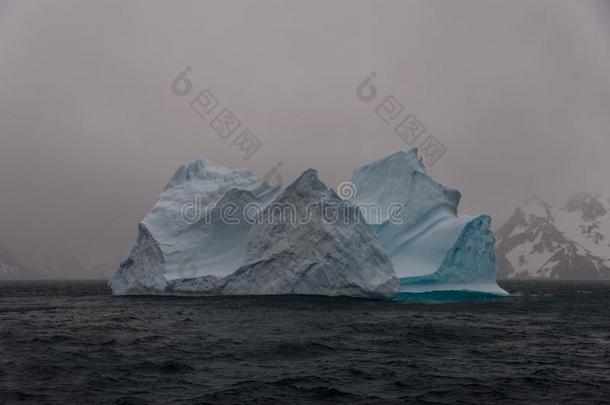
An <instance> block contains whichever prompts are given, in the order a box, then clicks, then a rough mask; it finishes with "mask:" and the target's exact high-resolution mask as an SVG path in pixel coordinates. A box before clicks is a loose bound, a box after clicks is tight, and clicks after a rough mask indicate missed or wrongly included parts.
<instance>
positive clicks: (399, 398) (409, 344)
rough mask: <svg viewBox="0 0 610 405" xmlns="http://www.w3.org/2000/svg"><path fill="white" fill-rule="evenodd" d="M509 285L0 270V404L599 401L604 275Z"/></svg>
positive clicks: (609, 339) (604, 344) (606, 311)
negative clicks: (145, 277)
mask: <svg viewBox="0 0 610 405" xmlns="http://www.w3.org/2000/svg"><path fill="white" fill-rule="evenodd" d="M507 288H509V289H510V290H511V291H513V292H516V295H514V296H510V297H505V298H499V299H497V298H492V297H489V296H486V295H483V296H479V297H477V296H473V297H464V296H462V297H454V298H455V299H461V300H465V301H456V300H455V299H454V298H451V297H447V296H444V295H436V296H435V295H429V296H427V297H424V301H425V302H420V301H421V300H417V299H415V297H413V296H404V297H402V298H401V299H402V301H401V302H380V301H370V300H359V299H348V298H324V297H303V296H276V297H130V298H125V297H123V298H118V297H111V296H110V294H109V291H108V289H107V288H106V286H105V284H104V282H91V281H87V282H84V281H83V282H75V281H72V282H57V281H55V282H27V283H26V282H5V283H2V284H0V403H1V404H12V403H32V404H38V403H42V404H85V403H86V404H182V403H184V404H190V403H201V404H222V403H260V404H274V403H285V404H300V403H328V404H336V403H346V404H378V403H379V404H382V403H388V404H404V403H424V404H425V403H430V404H447V403H456V402H458V403H477V404H482V403H524V402H525V403H539V404H543V403H544V404H546V403H561V404H563V403H600V402H608V401H609V400H610V288H608V285H600V284H597V285H591V284H588V283H581V284H579V285H574V284H569V285H568V284H552V283H543V285H536V284H531V283H529V284H528V283H521V284H520V283H512V284H511V285H510V286H508V285H507Z"/></svg>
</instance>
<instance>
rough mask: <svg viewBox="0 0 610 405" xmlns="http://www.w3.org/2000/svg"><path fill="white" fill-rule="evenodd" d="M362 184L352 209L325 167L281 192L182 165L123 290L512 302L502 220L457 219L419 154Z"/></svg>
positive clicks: (220, 171)
mask: <svg viewBox="0 0 610 405" xmlns="http://www.w3.org/2000/svg"><path fill="white" fill-rule="evenodd" d="M353 186H354V188H355V189H356V191H357V193H356V195H355V197H354V198H352V199H350V200H347V201H346V200H343V199H341V198H339V196H338V195H337V194H336V193H335V192H334V191H333V190H331V189H329V188H328V187H327V186H326V185H325V184H324V183H323V182H322V181H320V179H319V178H318V175H317V172H316V171H315V170H313V169H309V170H307V171H305V172H304V173H303V174H302V175H301V176H300V177H299V178H298V179H296V180H295V181H294V182H293V183H292V184H291V185H289V186H288V187H286V188H285V189H281V188H279V187H273V186H271V185H269V184H268V183H267V182H265V181H264V180H261V179H259V178H258V177H256V176H255V175H253V174H252V173H251V172H249V171H245V170H232V169H228V168H226V167H220V166H214V165H212V164H210V163H209V162H207V161H204V160H199V161H196V162H194V163H192V164H190V165H188V166H182V167H181V168H180V169H178V171H177V172H176V174H175V175H174V177H173V178H172V179H171V180H170V182H169V183H168V185H167V186H166V188H165V189H164V191H163V192H162V194H161V196H160V197H159V201H158V202H157V204H156V205H155V206H154V207H153V209H152V210H151V211H150V212H149V214H148V215H147V216H146V217H145V218H144V220H143V221H142V222H141V223H140V224H139V235H138V239H137V242H136V244H135V246H134V247H133V249H132V251H131V253H130V254H129V256H128V257H127V259H125V260H124V261H123V263H121V265H120V268H119V269H118V270H117V271H116V272H115V274H114V275H113V277H112V279H111V280H110V287H111V289H112V292H113V294H115V295H126V294H204V295H223V294H234V295H246V294H248V295H254V294H316V295H318V294H319V295H331V296H332V295H348V296H357V297H370V298H391V297H393V296H394V295H396V294H397V293H398V292H399V290H400V291H408V292H416V291H421V290H423V291H426V290H428V291H429V290H451V289H453V290H459V289H471V290H476V291H489V292H496V293H504V291H503V290H501V289H500V288H499V287H498V286H497V284H496V277H497V264H496V259H495V251H494V243H495V239H494V235H493V233H492V232H491V231H490V230H489V225H490V218H489V217H488V216H485V215H482V216H478V217H470V216H457V206H458V203H459V200H460V193H459V192H458V191H457V190H453V189H449V188H446V187H444V186H442V185H441V184H439V183H436V182H435V181H434V180H432V179H431V178H430V177H429V176H428V174H427V173H426V170H425V167H424V166H423V164H422V161H421V159H420V158H419V156H418V154H417V150H416V149H411V150H408V151H400V152H397V153H395V154H393V155H391V156H388V157H386V158H384V159H381V160H378V161H376V162H374V163H372V164H370V165H367V166H364V167H362V168H360V169H358V170H356V171H355V172H354V175H353ZM251 208H254V210H252V209H251ZM371 208H373V209H374V210H375V212H376V213H377V214H379V215H369V214H371V211H370V209H371ZM394 208H399V209H398V210H395V209H394ZM286 216H288V217H289V218H287V217H286ZM399 278H400V280H399Z"/></svg>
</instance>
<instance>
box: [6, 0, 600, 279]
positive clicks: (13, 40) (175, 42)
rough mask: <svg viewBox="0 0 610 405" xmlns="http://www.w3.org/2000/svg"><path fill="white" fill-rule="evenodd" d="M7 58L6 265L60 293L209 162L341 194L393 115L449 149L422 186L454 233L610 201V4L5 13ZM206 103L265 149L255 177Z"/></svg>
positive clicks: (141, 4)
mask: <svg viewBox="0 0 610 405" xmlns="http://www.w3.org/2000/svg"><path fill="white" fill-rule="evenodd" d="M0 58H1V61H2V63H1V64H0V225H1V228H0V246H3V247H5V248H6V249H8V250H10V251H11V252H13V254H14V255H15V256H16V257H18V258H19V260H21V261H22V262H23V263H25V264H27V265H28V266H31V267H35V268H38V269H41V270H42V271H43V272H46V273H44V274H45V275H48V276H49V277H52V276H60V275H61V276H64V275H65V274H66V273H61V272H62V271H64V272H66V271H67V272H69V275H70V276H73V277H98V276H100V275H103V274H107V273H108V272H109V271H111V270H113V269H114V268H115V267H116V266H117V265H118V263H119V262H120V261H121V260H122V258H123V257H124V256H125V255H126V254H127V253H128V251H129V249H130V248H131V246H132V244H133V242H134V240H135V236H136V230H137V223H138V221H140V220H141V219H142V218H143V217H144V215H145V214H146V213H147V211H148V210H149V209H150V208H151V207H152V206H153V204H154V203H155V201H156V199H157V196H158V194H159V193H160V192H161V190H162V189H163V187H164V185H165V184H166V182H167V181H168V179H169V178H170V177H171V175H172V174H173V173H174V171H175V170H176V168H177V167H178V166H179V165H180V164H184V163H188V162H190V161H192V160H194V159H196V158H199V157H205V158H207V159H208V160H210V161H212V162H214V163H218V164H222V165H225V166H228V167H248V168H251V169H252V170H253V171H254V172H256V173H257V174H259V175H260V176H264V175H265V174H266V173H268V172H269V170H270V169H272V168H273V167H274V166H276V165H277V164H278V162H281V167H280V168H279V171H278V172H277V173H278V174H279V175H280V176H281V178H282V180H283V182H284V184H287V183H289V182H290V181H291V180H293V179H294V178H295V177H296V176H298V175H299V174H300V173H301V172H302V171H304V170H305V169H307V168H309V167H313V168H315V169H317V170H318V171H319V173H320V176H321V178H322V180H324V181H325V182H326V183H327V184H328V185H329V186H331V187H335V186H336V185H337V184H339V183H341V182H342V181H344V180H348V179H349V178H350V175H351V172H352V170H353V169H355V168H357V167H359V166H361V165H363V164H366V163H369V162H372V161H374V160H376V159H378V158H381V157H383V156H385V155H387V154H390V153H392V152H394V151H397V150H399V149H404V148H406V147H407V145H406V143H405V142H404V141H403V140H402V139H401V138H400V137H399V136H397V135H396V134H395V133H394V132H393V127H392V126H389V125H387V124H385V123H384V121H383V120H382V119H380V117H379V116H378V115H377V114H376V112H375V108H376V107H377V105H378V104H379V103H380V102H381V101H382V100H383V98H384V97H385V96H388V95H393V96H395V98H396V99H397V100H399V102H400V103H401V104H402V105H403V106H404V109H405V111H406V112H409V113H411V114H413V115H414V116H416V117H417V119H418V120H419V121H420V122H421V123H422V124H423V125H424V126H425V127H426V134H433V135H434V136H435V137H436V138H437V139H438V140H439V141H440V142H442V144H443V145H444V146H445V147H446V153H445V154H444V155H443V156H442V158H440V159H439V160H438V161H437V162H436V163H435V164H434V165H432V166H430V167H429V168H428V170H429V172H430V174H431V175H432V176H433V177H434V178H435V179H436V180H438V181H440V182H442V183H443V184H446V185H449V186H452V187H455V188H457V189H459V190H460V191H461V192H462V195H463V198H462V205H461V208H460V209H461V212H462V213H481V212H486V213H490V214H491V215H492V216H493V218H494V222H495V224H496V225H498V224H500V223H501V222H502V221H504V220H506V218H507V217H508V216H509V215H510V213H511V212H512V211H513V210H514V208H515V206H516V205H517V204H518V203H520V202H522V201H524V200H526V199H528V198H529V197H530V196H532V195H534V194H536V195H538V196H540V197H542V198H544V199H546V200H547V201H549V202H550V203H552V204H554V205H558V206H560V205H562V203H563V201H565V199H566V198H567V197H569V196H570V195H571V194H573V193H574V192H576V191H580V190H583V191H591V192H595V191H602V192H608V191H610V190H609V189H610V185H609V184H608V180H607V178H608V173H609V171H610V170H609V169H610V162H609V160H608V159H607V158H606V155H607V153H608V151H609V150H610V148H609V146H610V75H609V74H608V67H609V66H610V3H609V2H604V1H579V2H575V1H510V2H504V1H470V0H465V1H460V2H448V1H384V2H378V1H372V0H371V1H353V0H349V1H347V0H346V1H332V2H328V1H317V0H315V1H312V0H307V1H204V2H199V1H193V2H186V1H180V2H169V1H166V2H161V1H129V2H120V1H116V2H113V1H105V2H93V1H66V0H59V1H55V2H45V1H21V0H19V1H17V0H14V1H10V0H9V1H6V0H4V1H2V2H0ZM187 66H188V67H190V68H191V70H190V72H189V74H188V78H189V80H190V81H191V84H192V93H191V94H190V95H189V96H178V95H176V94H175V93H174V92H173V91H172V88H171V85H172V81H173V80H174V78H176V76H177V75H178V74H179V73H180V72H182V71H183V70H184V69H185V68H186V67H187ZM372 72H374V73H375V78H374V81H373V83H374V85H375V87H376V88H377V90H378V96H377V99H376V100H374V101H373V102H370V103H366V102H363V101H361V100H360V99H359V98H358V97H357V96H356V88H357V87H358V85H359V84H360V83H361V82H362V81H363V80H364V79H365V78H366V77H367V76H368V75H370V74H371V73H372ZM204 89H208V90H210V91H211V92H212V93H213V94H214V96H215V97H216V98H217V99H218V101H219V103H220V105H221V106H222V108H229V109H230V110H231V111H232V112H233V113H234V114H235V115H236V116H237V117H238V118H239V120H240V121H241V123H242V128H248V129H250V130H251V131H252V132H253V133H254V134H255V135H256V136H257V137H258V138H259V139H260V140H261V141H262V143H263V146H262V147H261V148H260V149H259V150H258V151H257V152H256V153H255V154H254V155H253V156H252V157H251V158H250V159H248V160H247V161H244V160H243V158H242V154H241V153H240V151H239V149H238V148H236V147H235V145H231V144H230V142H229V141H227V140H225V139H222V138H221V137H219V136H218V135H217V134H216V133H215V132H214V131H213V129H212V128H211V127H210V119H202V118H201V117H199V116H198V115H197V114H196V113H195V112H194V111H193V109H192V108H191V106H190V102H191V100H192V99H193V97H194V96H195V95H196V94H197V93H198V92H199V91H201V90H204ZM68 268H69V269H68Z"/></svg>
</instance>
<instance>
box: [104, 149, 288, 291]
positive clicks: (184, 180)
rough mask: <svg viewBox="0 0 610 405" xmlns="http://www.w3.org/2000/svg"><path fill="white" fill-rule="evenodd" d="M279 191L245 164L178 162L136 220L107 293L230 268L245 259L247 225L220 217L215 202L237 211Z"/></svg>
mask: <svg viewBox="0 0 610 405" xmlns="http://www.w3.org/2000/svg"><path fill="white" fill-rule="evenodd" d="M279 192H280V189H279V188H277V187H272V186H271V185H269V184H268V183H266V182H265V181H263V180H261V179H259V178H258V177H256V176H255V175H253V174H252V173H251V172H249V171H246V170H231V169H228V168H226V167H222V166H214V165H212V164H210V163H209V162H208V161H206V160H198V161H195V162H193V163H192V164H190V165H188V166H181V167H180V168H179V169H178V170H177V171H176V173H175V174H174V176H173V177H172V179H171V180H170V182H169V183H168V184H167V186H166V187H165V189H164V190H163V192H162V193H161V195H160V197H159V200H158V202H157V204H155V206H154V207H153V209H152V210H151V211H150V212H149V213H148V214H147V215H146V217H145V218H144V219H143V220H142V222H141V224H140V225H139V236H138V240H137V242H136V246H134V248H133V250H132V252H131V253H130V255H129V257H128V258H127V259H126V260H125V261H124V262H123V263H122V264H121V266H120V268H119V270H118V271H117V272H116V273H115V275H114V276H113V278H112V279H111V282H110V286H111V288H112V290H113V293H115V294H127V293H143V292H146V293H160V292H163V291H164V290H165V289H166V287H167V282H168V281H172V280H177V279H183V278H193V277H199V276H204V275H210V276H215V277H222V276H226V275H228V274H231V273H232V272H234V271H235V270H237V269H238V268H239V267H240V266H241V265H242V264H243V262H244V260H245V257H246V245H247V241H248V232H249V227H250V225H249V223H248V221H245V220H243V218H238V220H239V221H238V223H237V224H228V223H226V221H223V220H221V214H222V213H221V212H220V209H221V207H223V206H225V203H228V202H230V203H231V204H233V205H234V207H235V213H236V214H237V215H239V214H241V213H243V210H242V209H241V208H243V206H244V205H245V204H247V203H249V202H253V201H256V202H257V203H259V204H260V205H261V206H265V205H266V204H268V203H269V202H270V201H272V200H273V198H274V197H275V196H276V195H277V194H278V193H279ZM185 208H186V209H185Z"/></svg>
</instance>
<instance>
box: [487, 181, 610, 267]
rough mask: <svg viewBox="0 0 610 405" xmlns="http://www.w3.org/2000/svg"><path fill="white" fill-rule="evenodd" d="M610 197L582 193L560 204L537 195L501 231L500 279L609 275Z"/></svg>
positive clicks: (522, 206) (498, 251)
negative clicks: (554, 206)
mask: <svg viewBox="0 0 610 405" xmlns="http://www.w3.org/2000/svg"><path fill="white" fill-rule="evenodd" d="M609 207H610V201H609V200H608V199H607V198H604V197H603V196H601V195H599V194H598V195H592V194H588V193H582V192H581V193H577V194H575V195H574V196H572V197H571V198H570V199H569V200H568V201H567V203H566V204H565V206H564V207H563V208H559V209H555V208H553V207H551V205H550V204H548V203H547V202H545V201H543V200H542V199H540V198H538V197H534V198H532V199H530V200H528V201H526V202H525V203H523V204H521V205H520V206H518V207H517V208H516V210H515V212H514V213H513V215H512V216H511V217H510V218H509V220H508V221H507V222H506V224H504V225H503V226H502V227H501V228H500V229H499V230H498V231H497V233H496V234H497V238H498V244H497V255H498V260H499V263H500V267H501V273H500V275H501V278H559V279H597V278H610V208H609Z"/></svg>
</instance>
